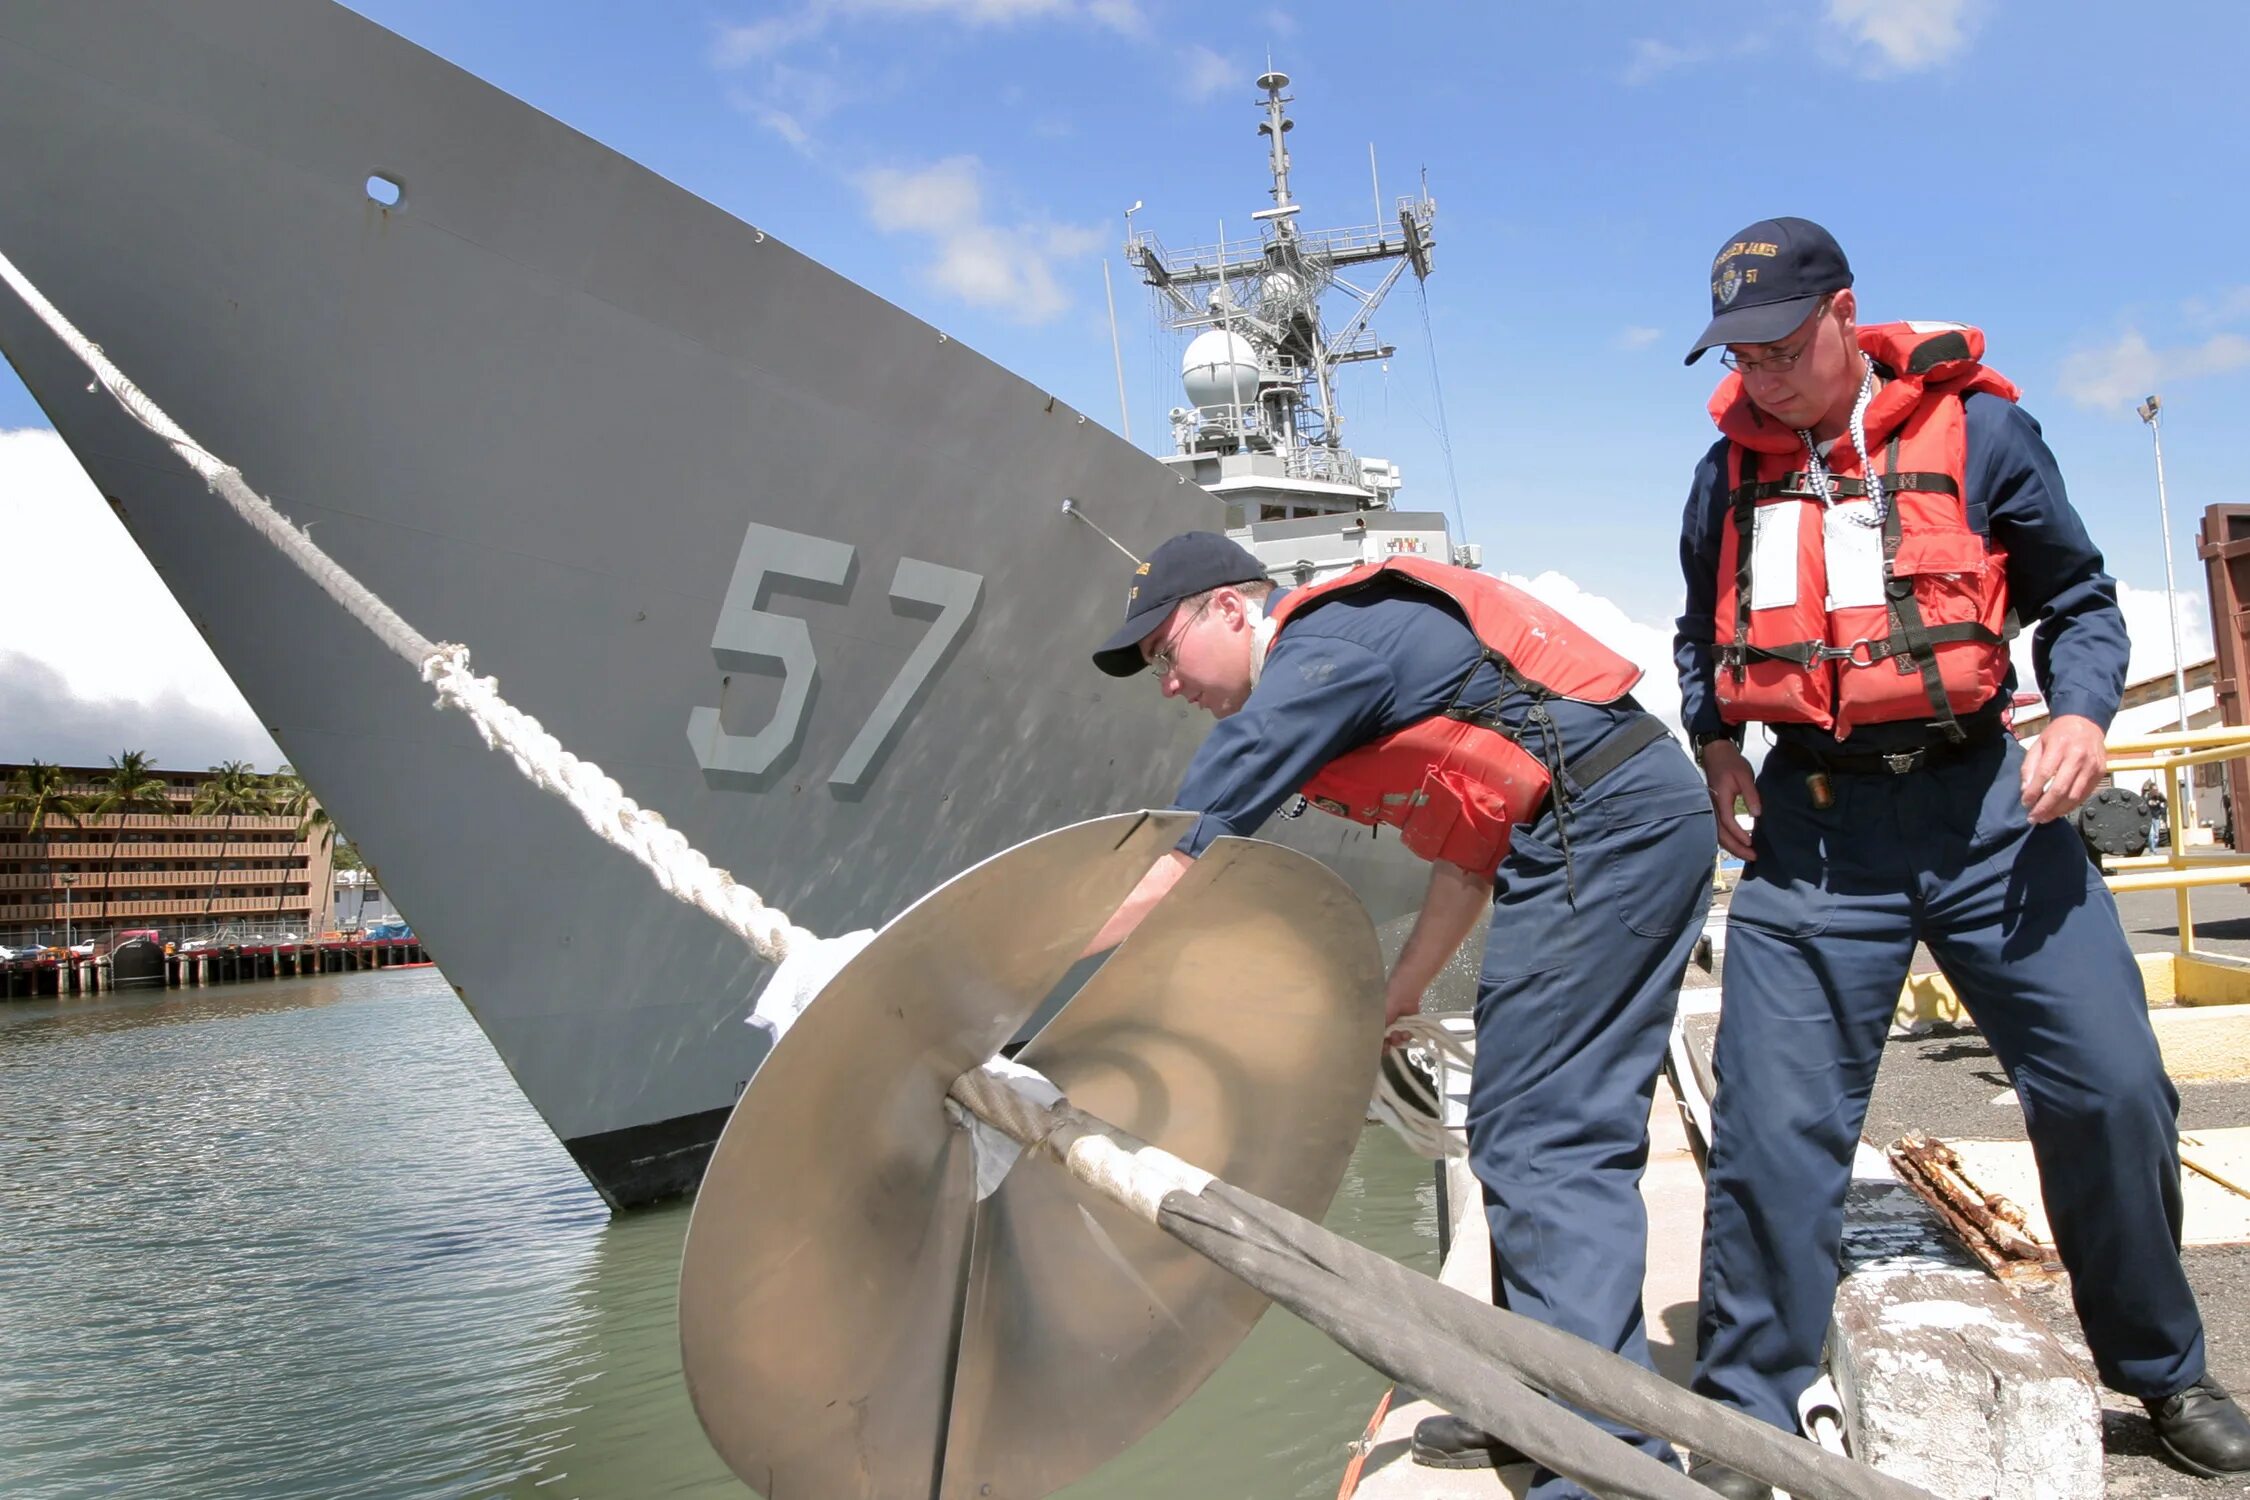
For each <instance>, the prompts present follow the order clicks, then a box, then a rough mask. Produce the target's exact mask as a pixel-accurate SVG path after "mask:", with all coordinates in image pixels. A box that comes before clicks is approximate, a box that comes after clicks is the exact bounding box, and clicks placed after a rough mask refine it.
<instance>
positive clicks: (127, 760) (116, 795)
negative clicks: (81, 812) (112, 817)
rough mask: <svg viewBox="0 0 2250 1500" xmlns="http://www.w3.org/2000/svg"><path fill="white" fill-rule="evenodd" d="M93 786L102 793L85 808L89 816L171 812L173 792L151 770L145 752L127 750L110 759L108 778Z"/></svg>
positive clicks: (96, 794) (102, 778) (97, 794)
mask: <svg viewBox="0 0 2250 1500" xmlns="http://www.w3.org/2000/svg"><path fill="white" fill-rule="evenodd" d="M95 785H96V786H98V787H100V788H101V790H100V791H98V792H96V793H95V794H94V799H93V801H92V802H91V803H90V804H88V806H87V811H89V812H93V813H100V814H111V813H116V814H124V813H135V812H156V813H162V812H170V811H171V810H172V790H171V788H170V787H168V786H166V785H165V783H164V779H163V778H162V777H160V776H158V775H157V774H156V772H155V771H154V770H152V769H150V767H149V763H148V754H147V752H146V751H142V750H126V751H123V752H121V753H119V754H116V755H113V756H111V757H110V758H109V774H108V775H106V776H103V777H100V778H99V779H98V780H97V781H96V782H95Z"/></svg>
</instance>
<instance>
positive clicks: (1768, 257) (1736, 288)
mask: <svg viewBox="0 0 2250 1500" xmlns="http://www.w3.org/2000/svg"><path fill="white" fill-rule="evenodd" d="M1851 284H1852V267H1851V262H1849V261H1847V260H1845V259H1844V247H1843V246H1841V245H1839V244H1837V243H1836V237H1835V236H1834V235H1832V234H1830V233H1829V232H1828V231H1827V230H1825V229H1823V228H1821V227H1820V226H1819V225H1818V224H1815V223H1814V222H1813V221H1812V220H1810V219H1760V220H1759V221H1758V222H1757V223H1755V224H1753V225H1751V226H1750V227H1749V228H1748V229H1745V230H1743V231H1742V232H1741V233H1740V234H1738V235H1736V236H1734V237H1733V238H1732V239H1730V240H1728V241H1727V242H1726V245H1725V246H1724V247H1723V248H1722V249H1721V250H1720V251H1719V253H1718V256H1717V258H1716V259H1714V260H1713V261H1712V262H1711V326H1710V327H1708V328H1706V329H1704V330H1703V337H1701V338H1699V339H1697V340H1696V341H1695V347H1694V348H1693V349H1690V350H1689V351H1688V356H1687V362H1688V363H1689V364H1691V365H1692V364H1694V363H1695V362H1696V361H1697V360H1699V359H1701V358H1702V357H1703V351H1704V350H1706V349H1709V348H1712V347H1713V346H1715V345H1718V344H1770V343H1772V342H1773V341H1774V340H1776V339H1785V338H1787V337H1789V335H1790V334H1791V333H1793V332H1794V331H1795V330H1796V327H1797V325H1798V324H1800V323H1802V322H1804V321H1805V319H1807V318H1809V317H1811V316H1812V310H1813V307H1814V306H1815V305H1816V304H1817V303H1818V302H1819V301H1820V299H1821V298H1823V297H1825V296H1827V295H1828V294H1829V293H1830V292H1840V291H1842V290H1843V289H1844V288H1845V287H1848V286H1850V285H1851Z"/></svg>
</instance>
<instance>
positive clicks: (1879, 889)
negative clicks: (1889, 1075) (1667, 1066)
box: [1695, 736, 2203, 1430]
mask: <svg viewBox="0 0 2250 1500" xmlns="http://www.w3.org/2000/svg"><path fill="white" fill-rule="evenodd" d="M2022 765H2023V750H2022V747H2021V746H2019V745H2017V744H2016V742H2015V741H2014V740H2013V739H2012V738H2008V737H2005V736H2003V737H2002V738H2001V739H2000V740H1998V741H1996V742H1994V743H1992V744H1990V745H1987V746H1983V747H1979V748H1978V749H1976V750H1974V751H1972V752H1971V753H1970V754H1969V755H1967V756H1965V757H1963V758H1962V759H1960V760H1957V761H1952V762H1949V763H1946V764H1943V765H1939V766H1934V767H1931V768H1929V769H1924V770H1917V771H1912V772H1909V773H1907V774H1906V775H1903V776H1890V775H1883V774H1878V775H1856V774H1855V775H1833V776H1831V777H1830V784H1831V785H1832V786H1833V788H1834V790H1835V803H1834V805H1833V806H1832V807H1830V808H1828V809H1826V810H1825V811H1823V810H1819V809H1816V808H1814V807H1813V805H1812V800H1811V792H1810V789H1809V788H1808V786H1807V784H1806V774H1807V772H1808V771H1809V770H1810V769H1811V767H1810V765H1809V764H1808V763H1807V762H1806V761H1805V760H1804V759H1802V758H1801V757H1799V756H1797V755H1794V754H1792V753H1791V752H1789V751H1788V750H1787V749H1786V747H1784V748H1780V749H1777V750H1776V751H1775V752H1774V753H1773V755H1772V756H1770V757H1769V758H1768V759H1767V761H1766V764H1765V768H1764V770H1763V771H1762V772H1761V773H1760V775H1759V777H1758V795H1759V798H1760V801H1761V802H1762V803H1763V806H1764V816H1762V817H1761V818H1759V819H1758V824H1757V831H1756V835H1755V838H1754V840H1753V846H1754V849H1755V852H1756V854H1757V858H1756V859H1755V861H1753V862H1752V864H1751V865H1750V866H1749V868H1747V869H1746V870H1744V872H1743V879H1742V884H1741V886H1740V888H1739V889H1738V890H1737V891H1736V892H1735V896H1734V903H1733V906H1732V908H1731V910H1730V912H1729V916H1728V923H1727V952H1726V965H1725V976H1724V977H1725V991H1724V1009H1723V1010H1722V1011H1721V1013H1720V1018H1719V1035H1718V1042H1717V1050H1716V1056H1715V1059H1714V1061H1715V1063H1716V1068H1717V1074H1718V1086H1719V1087H1718V1099H1717V1101H1716V1105H1715V1108H1714V1118H1713V1130H1712V1134H1713V1137H1714V1139H1713V1142H1712V1149H1711V1159H1710V1169H1709V1173H1708V1178H1707V1184H1706V1186H1707V1192H1708V1204H1707V1207H1706V1209H1705V1218H1704V1230H1703V1293H1702V1307H1701V1311H1700V1315H1699V1317H1698V1320H1697V1365H1696V1376H1695V1389H1696V1390H1697V1391H1699V1392H1701V1393H1702V1394H1704V1395H1706V1396H1712V1397H1716V1398H1717V1399H1719V1400H1722V1401H1725V1402H1727V1403H1729V1404H1731V1405H1734V1406H1737V1407H1740V1408H1742V1409H1743V1410H1744V1411H1747V1412H1749V1413H1750V1414H1751V1415H1753V1416H1756V1417H1759V1418H1762V1419H1763V1420H1765V1421H1767V1422H1770V1423H1772V1424H1773V1425H1775V1426H1777V1427H1781V1428H1785V1429H1789V1430H1794V1429H1795V1428H1796V1425H1797V1417H1796V1403H1797V1397H1798V1396H1799V1395H1800V1394H1801V1393H1802V1392H1803V1391H1804V1389H1805V1388H1806V1387H1807V1386H1808V1385H1810V1384H1811V1382H1812V1380H1813V1378H1814V1376H1815V1374H1816V1373H1817V1371H1818V1368H1819V1363H1820V1353H1821V1344H1822V1341H1823V1339H1824V1338H1825V1337H1826V1334H1827V1330H1828V1317H1829V1312H1830V1309H1831V1307H1832V1305H1833V1303H1834V1300H1835V1293H1836V1280H1837V1270H1838V1255H1839V1252H1840V1248H1841V1243H1842V1236H1843V1204H1844V1192H1845V1188H1846V1186H1847V1184H1848V1182H1849V1180H1850V1174H1851V1160H1852V1154H1853V1151H1854V1148H1855V1147H1856V1146H1857V1144H1858V1141H1859V1133H1860V1127H1861V1125H1862V1123H1863V1122H1864V1121H1865V1119H1866V1115H1867V1098H1868V1093H1869V1091H1870V1089H1872V1088H1873V1086H1874V1082H1875V1069H1876V1065H1877V1063H1879V1062H1880V1061H1881V1059H1882V1052H1883V1038H1884V1036H1885V1035H1886V1033H1887V1032H1888V1030H1889V1025H1890V1020H1891V1016H1892V1013H1893V1010H1894V1009H1895V1007H1896V1006H1897V1004H1898V998H1899V989H1900V986H1901V985H1902V984H1903V983H1904V981H1905V979H1906V975H1907V969H1908V967H1909V965H1910V963H1911V961H1912V958H1913V954H1914V944H1915V941H1916V939H1920V940H1921V941H1923V942H1926V943H1928V944H1929V946H1930V951H1931V952H1932V953H1933V954H1935V955H1936V957H1937V960H1938V963H1939V964H1940V965H1941V966H1942V967H1943V969H1944V970H1945V973H1946V976H1947V978H1949V979H1950V980H1952V982H1953V985H1954V988H1955V990H1956V992H1957V993H1958V994H1959V995H1960V997H1961V1000H1962V1002H1963V1004H1964V1005H1965V1006H1966V1007H1967V1009H1968V1011H1969V1014H1970V1015H1971V1016H1972V1017H1973V1018H1974V1019H1975V1021H1976V1023H1977V1025H1978V1027H1979V1028H1980V1029H1981V1030H1982V1032H1983V1033H1984V1036H1985V1039H1986V1040H1987V1041H1988V1042H1989V1043H1990V1044H1991V1046H1992V1050H1993V1052H1994V1053H1995V1054H1996V1055H1997V1056H1998V1057H1999V1059H2000V1061H2001V1064H2002V1065H2003V1066H2004V1067H2006V1069H2007V1070H2008V1076H2009V1078H2010V1079H2011V1080H2012V1081H2013V1082H2014V1083H2015V1086H2016V1091H2017V1094H2018V1097H2020V1098H2021V1099H2022V1101H2023V1114H2024V1123H2025V1125H2026V1126H2027V1127H2028V1131H2029V1134H2030V1136H2031V1143H2032V1148H2033V1152H2034V1154H2035V1155H2036V1157H2037V1159H2038V1163H2039V1181H2040V1187H2041V1191H2042V1194H2043V1196H2044V1197H2045V1199H2046V1206H2047V1217H2048V1219H2049V1221H2050V1222H2051V1223H2052V1225H2053V1226H2054V1231H2055V1243H2056V1248H2057V1249H2058V1250H2060V1251H2061V1254H2062V1260H2063V1263H2064V1264H2065V1265H2066V1266H2068V1267H2069V1268H2070V1272H2071V1290H2072V1295H2073V1296H2074V1297H2075V1298H2076V1300H2077V1307H2078V1318H2079V1322H2080V1323H2081V1324H2082V1325H2083V1326H2084V1328H2085V1332H2086V1342H2087V1344H2088V1346H2089V1347H2090V1348H2091V1349H2092V1350H2093V1355H2094V1363H2095V1366H2096V1368H2097V1369H2098V1370H2099V1372H2100V1374H2101V1378H2102V1380H2103V1381H2104V1382H2105V1383H2106V1384H2108V1385H2110V1386H2112V1387H2114V1388H2115V1389H2117V1390H2120V1391H2123V1392H2126V1393H2127V1394H2129V1395H2135V1396H2148V1397H2157V1396H2165V1395H2169V1394H2171V1393H2173V1392H2175V1391H2178V1390H2180V1389H2182V1388H2183V1387H2185V1386H2188V1385H2190V1384H2193V1383H2194V1382H2195V1381H2196V1380H2198V1379H2200V1378H2201V1377H2202V1375H2203V1323H2202V1319H2201V1317H2200V1316H2199V1315H2198V1314H2197V1312H2196V1307H2195V1298H2194V1295H2193V1294H2192V1293H2191V1292H2190V1290H2189V1289H2188V1283H2187V1277H2186V1275H2185V1274H2184V1273H2183V1272H2182V1270H2181V1268H2180V1255H2179V1244H2180V1163H2179V1147H2178V1137H2177V1122H2178V1115H2179V1096H2178V1094H2177V1093H2175V1092H2174V1090H2173V1088H2172V1084H2171V1081H2170V1080H2169V1079H2168V1078H2166V1077H2165V1074H2164V1064H2163V1059H2162V1057H2161V1056H2160V1055H2159V1054H2158V1052H2157V1047H2156V1036H2155V1033H2154V1031H2153V1030H2152V1029H2151V1028H2150V1026H2149V1020H2148V1010H2147V1004H2146V1000H2145V998H2144V996H2143V992H2142V988H2141V976H2140V971H2139V970H2138V969H2137V968H2136V967H2135V966H2134V963H2133V955H2132V952H2131V951H2130V949H2129V948H2128V947H2127V945H2126V941H2125V932H2124V929H2123V927H2122V926H2121V925H2120V924H2119V922H2118V920H2117V905H2116V903H2115V902H2114V901H2113V900H2112V899H2111V898H2110V895H2109V892H2108V891H2107V890H2106V889H2105V888H2104V887H2103V885H2102V883H2101V878H2100V875H2099V873H2098V872H2097V871H2096V870H2095V868H2094V867H2093V865H2092V863H2091V862H2090V861H2089V860H2088V859H2087V857H2086V853H2085V849H2084V846H2083V845H2082V844H2081V843H2080V842H2079V839H2078V835H2077V833H2076V832H2074V831H2073V830H2072V829H2071V828H2070V827H2069V825H2068V824H2065V823H2062V822H2054V823H2047V824H2043V825H2041V826H2039V827H2036V828H2034V827H2032V826H2031V824H2030V822H2029V821H2028V820H2027V819H2026V818H2025V816H2024V810H2023V805H2022V802H2021V800H2020V795H2019V785H2020V773H2021V768H2022Z"/></svg>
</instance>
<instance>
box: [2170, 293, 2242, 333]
mask: <svg viewBox="0 0 2250 1500" xmlns="http://www.w3.org/2000/svg"><path fill="white" fill-rule="evenodd" d="M2180 311H2181V312H2183V313H2185V314H2186V315H2187V318H2188V320H2189V321H2190V322H2193V323H2196V324H2199V325H2201V326H2203V327H2206V328H2208V327H2213V326H2215V325H2219V324H2225V323H2239V322H2241V321H2242V320H2243V319H2244V318H2250V286H2231V287H2228V288H2227V289H2226V290H2225V291H2223V292H2221V293H2219V294H2218V295H2217V296H2216V297H2211V298H2203V297H2190V298H2189V299H2188V300H2187V301H2185V302H2183V303H2181V304H2180Z"/></svg>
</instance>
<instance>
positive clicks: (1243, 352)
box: [1180, 328, 1258, 406]
mask: <svg viewBox="0 0 2250 1500" xmlns="http://www.w3.org/2000/svg"><path fill="white" fill-rule="evenodd" d="M1180 384H1182V385H1184V386H1186V387H1187V398H1188V400H1189V401H1190V402H1192V403H1193V404H1194V405H1197V406H1232V405H1234V404H1235V403H1237V402H1242V403H1245V404H1247V403H1249V402H1252V401H1255V400H1257V399H1258V351H1257V349H1256V348H1254V347H1253V346H1252V345H1251V343H1250V341H1249V340H1248V339H1246V338H1244V337H1243V336H1242V335H1241V334H1239V333H1236V332H1234V331H1233V330H1231V329H1226V328H1209V329H1205V330H1204V331H1203V332H1202V333H1199V334H1197V335H1196V336H1195V338H1194V339H1193V340H1192V341H1190V343H1189V344H1188V346H1187V352H1186V353H1185V354H1183V355H1181V356H1180Z"/></svg>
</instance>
